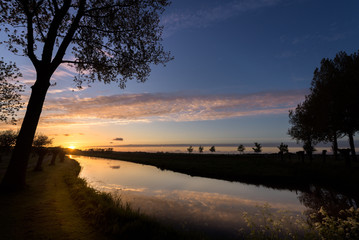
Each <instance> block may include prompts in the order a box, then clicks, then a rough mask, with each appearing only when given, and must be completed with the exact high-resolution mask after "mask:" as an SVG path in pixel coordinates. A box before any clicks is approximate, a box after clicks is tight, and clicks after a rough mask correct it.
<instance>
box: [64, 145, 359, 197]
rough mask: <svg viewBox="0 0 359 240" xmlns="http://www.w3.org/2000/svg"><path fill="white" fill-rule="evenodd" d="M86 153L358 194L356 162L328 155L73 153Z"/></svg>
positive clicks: (183, 170)
mask: <svg viewBox="0 0 359 240" xmlns="http://www.w3.org/2000/svg"><path fill="white" fill-rule="evenodd" d="M71 154H81V155H86V156H94V157H103V158H110V159H118V160H125V161H131V162H135V163H141V164H148V165H153V166H156V167H158V168H160V169H167V170H172V171H176V172H181V173H186V174H189V175H192V176H202V177H210V178H216V179H223V180H229V181H240V182H245V183H251V184H261V185H264V186H268V187H273V188H279V189H292V190H306V189H308V188H309V186H310V184H316V185H320V186H324V187H327V188H329V189H332V190H337V191H340V192H344V193H346V194H349V195H351V194H357V191H356V189H357V183H358V181H359V163H358V162H353V163H352V165H351V167H346V165H345V162H344V161H343V160H342V161H336V160H334V159H333V158H332V156H327V158H326V161H325V162H323V160H322V158H321V156H320V155H315V156H314V160H313V161H312V162H310V161H309V160H305V162H304V163H303V162H302V161H301V160H298V159H297V157H296V156H295V155H294V156H291V157H290V158H289V157H288V156H286V157H285V158H284V160H281V159H280V157H279V156H278V155H276V154H245V155H239V154H238V155H221V154H177V153H142V152H132V153H127V152H84V151H83V152H80V151H77V152H72V153H71Z"/></svg>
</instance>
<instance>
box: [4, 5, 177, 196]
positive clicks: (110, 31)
mask: <svg viewBox="0 0 359 240" xmlns="http://www.w3.org/2000/svg"><path fill="white" fill-rule="evenodd" d="M168 4H169V3H168V2H167V0H116V1H115V0H104V1H96V0H77V1H75V0H61V1H43V0H32V1H29V0H21V1H15V0H12V1H11V0H9V1H2V2H1V4H0V24H2V26H4V25H6V26H10V27H6V28H4V30H5V31H6V32H7V33H8V41H5V43H6V45H7V46H8V49H9V50H10V51H12V52H14V53H16V54H23V55H25V56H27V57H28V58H29V59H30V61H31V62H32V64H33V66H34V68H35V71H36V81H35V84H34V85H33V86H32V93H31V96H30V99H29V102H28V105H27V111H26V114H25V117H24V120H23V123H22V127H21V130H20V132H19V136H18V138H17V142H16V146H15V150H14V153H13V155H12V158H11V161H10V164H9V167H8V169H7V172H6V174H5V176H4V178H3V181H2V186H3V187H5V188H11V189H20V188H23V187H24V186H25V176H26V168H27V163H28V159H29V155H30V150H31V145H32V141H33V138H34V135H35V132H36V128H37V124H38V121H39V118H40V115H41V111H42V107H43V103H44V100H45V96H46V93H47V90H48V88H49V86H50V79H51V76H52V75H53V73H54V72H55V71H56V69H57V68H58V67H59V66H60V65H61V64H63V63H67V64H70V65H71V66H73V67H75V69H76V70H77V72H78V75H77V76H75V78H74V80H75V82H76V83H77V85H78V87H81V85H82V84H83V83H92V82H94V81H103V82H104V83H110V82H117V83H119V86H120V87H121V88H124V87H125V86H126V81H127V80H131V79H137V81H139V82H144V81H145V80H146V79H147V77H148V76H149V73H150V70H151V69H150V65H151V64H165V63H166V62H167V61H169V60H170V59H171V57H170V54H169V53H167V52H165V51H164V50H163V47H162V45H161V44H160V42H161V40H162V39H161V35H162V27H161V26H160V25H159V19H160V14H162V12H163V11H164V7H166V6H167V5H168ZM69 48H71V54H72V56H71V57H69V59H66V58H65V57H66V52H67V50H68V49H69Z"/></svg>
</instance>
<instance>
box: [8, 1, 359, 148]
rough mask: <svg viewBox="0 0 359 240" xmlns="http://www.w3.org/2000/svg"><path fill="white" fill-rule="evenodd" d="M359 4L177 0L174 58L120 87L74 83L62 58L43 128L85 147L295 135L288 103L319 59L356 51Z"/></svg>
mask: <svg viewBox="0 0 359 240" xmlns="http://www.w3.org/2000/svg"><path fill="white" fill-rule="evenodd" d="M358 10H359V1H356V0H347V1H331V0H330V1H321V0H315V1H314V0H282V1H281V0H238V1H236V0H227V1H226V0H222V1H219V0H196V1H189V0H173V1H172V4H171V5H170V6H169V7H168V8H167V10H166V12H165V13H164V14H163V16H162V24H163V25H164V27H165V29H164V36H163V45H164V47H165V49H167V50H168V51H171V53H172V55H173V56H174V58H175V59H174V60H173V61H171V62H169V63H168V64H167V66H166V67H163V66H153V69H152V73H151V76H150V77H149V79H148V81H147V82H145V83H137V82H136V81H131V82H128V84H127V88H126V89H124V90H122V89H120V88H118V87H117V85H116V84H111V85H103V83H94V84H92V86H91V87H89V88H88V87H86V86H85V87H84V89H83V90H81V91H78V90H76V88H75V84H74V83H73V82H72V76H73V74H74V71H73V69H70V68H68V67H66V66H63V67H61V68H60V69H58V71H57V72H56V74H55V75H54V77H53V82H56V83H57V85H56V86H54V87H51V88H50V90H49V94H48V96H47V100H46V103H45V107H44V111H43V115H42V120H41V122H40V126H39V131H40V132H43V133H46V134H48V135H50V136H52V137H54V139H55V144H61V145H64V146H67V145H76V146H79V147H80V146H81V147H85V146H96V145H99V146H100V145H108V144H110V145H111V144H113V145H116V144H187V143H188V144H216V143H217V144H219V143H221V144H223V143H228V144H237V143H238V144H239V143H251V142H254V141H257V142H262V143H268V142H273V143H275V144H278V143H280V142H291V141H293V140H290V137H289V136H288V135H287V130H288V128H289V123H288V110H289V109H293V108H295V106H296V105H297V104H298V103H299V102H301V101H302V100H303V98H304V95H305V94H306V93H308V89H309V87H310V82H311V79H312V76H313V72H314V69H315V68H316V67H318V66H319V64H320V61H321V59H322V58H333V57H334V56H335V54H336V53H337V52H339V51H346V52H347V53H353V52H354V51H358V49H359V14H358ZM1 34H3V33H1ZM1 52H2V55H3V56H4V58H5V60H15V61H16V62H17V63H18V65H19V66H20V67H21V69H22V72H23V74H24V79H23V81H24V82H26V83H27V84H28V87H27V91H26V92H25V96H24V100H25V101H26V99H27V97H28V95H29V93H30V87H29V86H31V83H32V80H33V79H34V78H35V76H34V72H33V70H32V66H31V64H30V62H29V61H28V60H27V59H25V58H19V57H14V56H13V55H11V54H10V53H6V51H5V49H4V48H3V47H2V48H1ZM73 90H74V91H73ZM20 117H21V114H20ZM1 127H2V128H3V129H5V128H9V127H10V126H8V125H1ZM18 127H19V126H18ZM115 138H123V141H121V142H118V141H117V142H116V141H113V139H115Z"/></svg>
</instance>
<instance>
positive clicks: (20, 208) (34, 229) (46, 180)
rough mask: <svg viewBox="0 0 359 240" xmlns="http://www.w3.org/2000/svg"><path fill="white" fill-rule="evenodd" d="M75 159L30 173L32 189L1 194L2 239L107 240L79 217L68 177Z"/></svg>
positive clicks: (29, 181)
mask: <svg viewBox="0 0 359 240" xmlns="http://www.w3.org/2000/svg"><path fill="white" fill-rule="evenodd" d="M72 164H73V162H72V160H71V161H70V160H68V159H67V160H66V161H65V163H57V165H56V166H48V164H47V163H46V162H45V163H44V170H43V171H42V172H32V171H29V172H28V177H27V179H28V185H29V187H28V188H27V189H26V190H24V191H22V192H20V193H12V194H0V239H1V240H2V239H4V240H5V239H14V240H17V239H36V240H41V239H59V240H60V239H61V240H63V239H71V240H72V239H86V240H91V239H96V240H97V239H106V238H105V237H104V236H102V235H101V234H99V233H98V232H96V230H95V229H93V228H92V227H90V226H89V225H88V224H87V222H86V221H85V220H84V219H83V218H82V217H81V216H80V215H79V213H78V210H77V208H76V206H74V204H73V200H72V199H71V198H70V195H69V192H68V188H67V185H66V184H65V182H64V178H63V176H64V174H65V173H66V172H68V171H70V170H71V168H72V166H73V165H72Z"/></svg>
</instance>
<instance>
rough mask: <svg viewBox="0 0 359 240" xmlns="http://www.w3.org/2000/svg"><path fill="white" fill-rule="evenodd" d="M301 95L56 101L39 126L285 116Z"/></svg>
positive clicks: (135, 96)
mask: <svg viewBox="0 0 359 240" xmlns="http://www.w3.org/2000/svg"><path fill="white" fill-rule="evenodd" d="M304 95H305V92H304V91H277V92H261V93H255V94H249V95H187V94H180V93H177V94H173V93H143V94H122V95H112V96H98V97H94V98H56V99H50V100H48V101H47V102H46V104H45V106H44V111H43V114H44V115H43V118H42V123H43V124H46V123H47V124H49V125H51V124H53V123H57V124H65V125H66V124H70V125H73V124H74V125H91V124H93V125H99V124H100V125H101V124H114V123H116V124H123V123H128V122H132V121H141V122H143V121H144V122H151V121H201V120H217V119H227V118H236V117H244V116H254V115H268V114H287V113H288V110H289V109H292V108H294V107H295V106H296V105H297V104H298V103H299V102H301V101H303V98H304Z"/></svg>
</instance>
